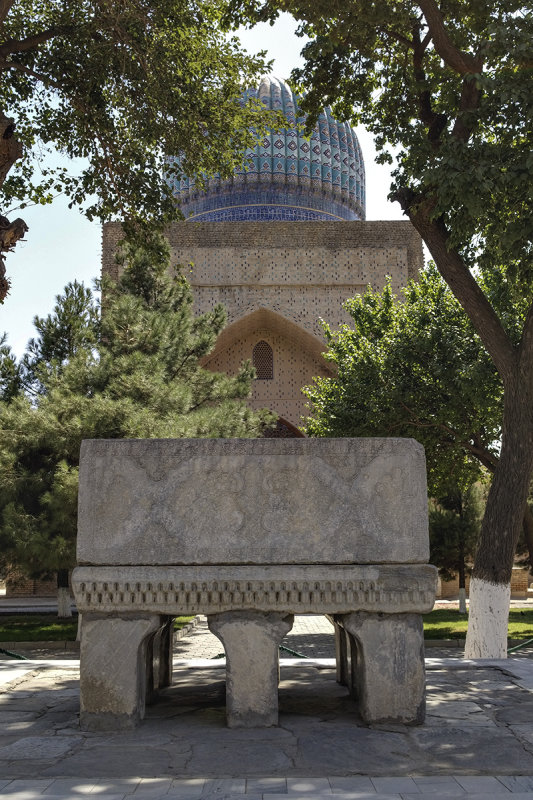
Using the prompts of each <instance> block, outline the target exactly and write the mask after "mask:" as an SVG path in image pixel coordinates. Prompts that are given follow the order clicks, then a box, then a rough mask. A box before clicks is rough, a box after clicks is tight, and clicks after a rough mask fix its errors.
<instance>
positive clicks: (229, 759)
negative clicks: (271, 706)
mask: <svg viewBox="0 0 533 800" xmlns="http://www.w3.org/2000/svg"><path fill="white" fill-rule="evenodd" d="M310 627H312V628H314V630H313V631H309V628H310ZM198 628H199V630H198V634H197V633H196V630H195V632H194V633H193V635H191V637H190V641H189V644H188V645H187V646H186V640H187V639H189V637H186V639H185V640H181V641H180V642H178V643H177V644H176V646H175V655H176V659H175V673H174V684H173V686H172V687H170V688H169V689H167V690H165V693H164V696H162V697H161V699H160V700H159V701H158V702H157V703H156V704H155V705H153V706H150V707H149V709H148V712H147V717H146V719H145V720H144V721H143V723H142V724H141V727H140V728H138V729H137V730H135V731H129V732H121V733H113V732H109V733H88V732H81V731H80V729H79V726H78V717H77V714H78V710H79V690H78V669H79V666H78V662H77V661H75V660H72V659H68V660H61V661H60V660H51V661H47V662H42V661H35V662H13V661H9V662H7V661H5V662H0V684H1V685H0V797H4V796H5V797H7V798H12V799H14V798H17V797H19V798H21V800H35V799H36V798H47V800H60V799H61V800H71V799H72V798H80V797H93V798H94V797H99V798H101V800H125V798H137V800H159V798H163V797H165V798H166V800H172V798H175V800H239V799H240V798H244V797H245V798H246V800H275V798H276V797H279V798H281V797H284V798H285V800H289V798H290V800H299V799H300V798H302V800H303V799H304V798H305V800H313V798H331V797H335V796H336V797H338V798H342V799H343V800H380V798H386V800H410V799H411V798H412V799H413V800H425V798H430V797H431V798H436V800H439V798H463V800H478V798H479V800H481V798H487V799H488V800H498V798H504V797H507V798H513V800H514V799H515V798H516V800H521V799H522V798H524V800H525V798H526V797H527V798H528V800H533V660H532V659H531V658H530V657H527V655H524V654H521V655H520V656H518V657H513V658H512V659H508V660H503V661H498V662H474V661H471V662H468V661H464V660H461V659H460V658H457V657H454V658H430V659H428V660H427V662H426V666H427V685H428V715H427V719H426V722H425V724H424V725H423V726H421V727H418V728H410V727H407V726H402V725H390V726H387V725H379V726H374V727H367V726H365V725H363V723H362V722H361V720H360V717H359V715H358V711H357V706H356V705H355V704H354V703H353V701H352V700H351V699H350V698H349V697H348V695H347V692H346V689H345V688H344V687H341V686H339V685H338V684H337V683H336V681H335V672H334V669H333V661H332V646H333V636H332V634H331V626H330V623H329V622H328V621H327V620H325V619H324V618H322V619H321V618H318V617H316V618H312V617H311V618H309V617H306V618H304V619H303V622H298V624H297V625H295V628H294V629H293V634H294V638H293V639H292V642H291V643H290V644H289V647H290V648H291V649H293V650H299V649H301V650H306V654H308V655H311V656H312V658H311V659H308V660H302V659H295V658H287V659H282V662H281V664H282V667H281V678H282V681H281V685H280V712H281V715H280V722H281V725H280V727H278V728H267V729H252V730H242V729H241V730H239V729H233V730H230V729H228V728H226V726H225V691H224V690H225V684H224V666H225V663H224V660H222V659H217V660H215V661H213V660H212V656H213V654H214V655H218V654H219V651H220V643H219V642H218V640H217V639H215V637H212V635H211V634H209V632H206V630H204V629H203V627H202V623H201V624H200V625H199V626H198ZM208 637H211V638H212V639H213V640H214V641H211V642H210V641H209V638H208ZM433 653H434V651H433V649H432V650H430V651H429V652H428V654H429V655H433ZM210 654H211V655H210ZM443 654H444V653H443ZM188 655H193V656H194V658H195V659H196V660H195V661H194V662H191V661H188V659H187V656H188ZM455 655H456V653H455V652H454V656H455ZM192 663H194V664H196V665H197V666H195V667H192V666H191V664H192ZM4 665H5V669H4V670H2V666H4ZM2 675H3V676H4V680H3V683H2ZM8 676H9V677H10V680H7V677H8ZM391 776H392V777H391Z"/></svg>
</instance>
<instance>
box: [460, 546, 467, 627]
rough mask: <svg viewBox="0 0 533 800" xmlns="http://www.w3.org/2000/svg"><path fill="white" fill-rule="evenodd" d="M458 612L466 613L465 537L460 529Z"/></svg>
mask: <svg viewBox="0 0 533 800" xmlns="http://www.w3.org/2000/svg"><path fill="white" fill-rule="evenodd" d="M459 614H466V567H465V537H464V531H461V537H460V539H459Z"/></svg>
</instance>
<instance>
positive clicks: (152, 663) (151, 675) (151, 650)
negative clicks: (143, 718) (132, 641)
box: [146, 617, 174, 705]
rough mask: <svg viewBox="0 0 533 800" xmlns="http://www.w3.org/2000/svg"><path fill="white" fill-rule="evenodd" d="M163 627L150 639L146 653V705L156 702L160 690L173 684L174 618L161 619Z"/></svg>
mask: <svg viewBox="0 0 533 800" xmlns="http://www.w3.org/2000/svg"><path fill="white" fill-rule="evenodd" d="M161 620H162V623H163V624H162V625H161V627H160V628H159V630H158V631H156V633H155V634H154V635H153V636H151V637H150V638H149V639H148V642H147V652H146V673H147V683H146V704H147V705H149V704H150V703H152V702H154V700H155V698H156V697H157V695H158V692H159V690H160V689H165V688H166V687H167V686H170V685H171V683H172V656H173V653H172V642H173V631H174V618H173V617H161Z"/></svg>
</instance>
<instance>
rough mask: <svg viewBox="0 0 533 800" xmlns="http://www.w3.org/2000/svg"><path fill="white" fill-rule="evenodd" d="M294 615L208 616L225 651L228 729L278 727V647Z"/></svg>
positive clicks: (291, 623)
mask: <svg viewBox="0 0 533 800" xmlns="http://www.w3.org/2000/svg"><path fill="white" fill-rule="evenodd" d="M293 622H294V616H293V615H290V614H278V613H276V612H271V613H270V614H265V613H262V612H260V611H248V612H246V611H229V612H226V613H224V614H214V615H213V616H210V617H208V623H209V629H210V630H211V631H212V633H214V634H215V636H218V638H219V639H220V641H221V642H222V644H223V645H224V650H225V652H226V692H227V700H226V718H227V722H228V727H230V728H254V727H257V726H260V727H269V726H271V725H277V724H278V682H279V649H278V648H279V645H280V643H281V640H282V639H283V637H284V636H285V634H286V633H288V632H289V631H290V629H291V628H292V625H293Z"/></svg>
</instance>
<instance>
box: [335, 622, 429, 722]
mask: <svg viewBox="0 0 533 800" xmlns="http://www.w3.org/2000/svg"><path fill="white" fill-rule="evenodd" d="M335 620H336V622H337V623H339V624H340V625H341V626H342V627H343V628H344V630H345V631H346V632H347V633H348V635H349V637H350V638H351V639H352V638H353V640H354V641H352V642H351V652H352V659H351V661H352V664H351V673H352V679H353V684H354V685H353V688H352V690H351V691H352V694H354V695H356V696H357V697H358V699H359V711H360V713H361V716H362V717H363V719H364V720H365V722H368V723H377V722H402V723H406V724H408V725H409V724H410V725H417V724H420V723H422V722H423V721H424V717H425V665H424V630H423V626H422V617H421V616H420V615H419V614H374V613H368V612H364V611H358V612H354V613H352V614H341V615H338V616H336V617H335ZM354 651H355V652H356V654H357V658H356V659H355V658H354Z"/></svg>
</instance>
